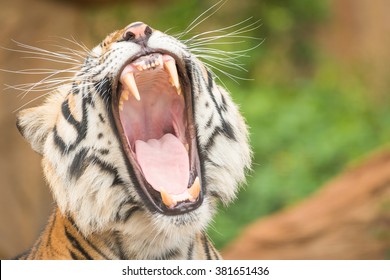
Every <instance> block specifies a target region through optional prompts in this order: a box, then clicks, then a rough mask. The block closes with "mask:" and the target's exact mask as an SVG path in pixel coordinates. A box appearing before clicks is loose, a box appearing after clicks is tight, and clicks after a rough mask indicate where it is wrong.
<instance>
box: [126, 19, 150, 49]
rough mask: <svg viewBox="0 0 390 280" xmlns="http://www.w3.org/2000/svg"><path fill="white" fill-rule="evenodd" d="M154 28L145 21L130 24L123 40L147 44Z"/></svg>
mask: <svg viewBox="0 0 390 280" xmlns="http://www.w3.org/2000/svg"><path fill="white" fill-rule="evenodd" d="M152 33H153V30H152V28H150V27H149V26H148V25H146V24H145V23H143V22H133V23H131V24H129V25H128V26H127V27H126V28H125V31H124V33H123V40H125V41H129V42H134V43H137V44H140V45H145V44H146V42H147V41H148V39H149V37H150V35H152Z"/></svg>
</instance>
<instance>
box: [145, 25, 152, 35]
mask: <svg viewBox="0 0 390 280" xmlns="http://www.w3.org/2000/svg"><path fill="white" fill-rule="evenodd" d="M152 32H153V30H152V28H150V27H149V26H146V27H145V35H146V36H150V35H152Z"/></svg>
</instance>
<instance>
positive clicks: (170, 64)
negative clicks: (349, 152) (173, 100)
mask: <svg viewBox="0 0 390 280" xmlns="http://www.w3.org/2000/svg"><path fill="white" fill-rule="evenodd" d="M164 67H165V69H167V71H168V73H169V76H170V77H171V79H172V84H173V86H174V87H175V88H176V89H177V93H178V94H179V95H180V93H181V88H180V82H179V76H178V75H177V69H176V64H175V61H174V60H168V61H165V62H164ZM179 89H180V90H179Z"/></svg>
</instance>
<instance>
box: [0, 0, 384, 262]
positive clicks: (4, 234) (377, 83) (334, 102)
mask: <svg viewBox="0 0 390 280" xmlns="http://www.w3.org/2000/svg"><path fill="white" fill-rule="evenodd" d="M0 3H1V9H0V26H1V32H0V45H1V46H2V47H3V49H0V68H1V69H6V70H23V69H30V68H56V69H62V68H63V67H66V66H63V65H58V64H56V63H53V62H49V61H41V60H35V59H29V58H23V57H26V56H28V55H26V54H21V53H17V52H12V51H9V50H6V48H11V49H15V48H18V47H17V45H16V44H15V43H14V42H13V41H12V40H15V41H18V42H21V43H24V44H29V45H34V46H38V47H42V48H46V49H52V50H53V49H54V50H55V47H54V46H53V41H56V42H57V44H61V45H64V46H69V47H71V48H78V47H77V46H76V45H75V44H72V43H70V42H68V41H66V40H64V39H61V38H66V39H72V38H74V39H75V40H77V41H78V42H82V43H83V44H85V45H86V46H87V47H89V48H92V47H93V46H94V45H96V44H97V43H99V42H100V41H101V40H102V39H103V38H104V37H105V35H107V34H108V33H110V32H112V31H113V30H116V29H119V28H122V27H124V26H126V25H127V24H128V23H131V22H133V21H144V22H146V23H147V24H149V25H151V26H152V27H154V28H156V29H159V30H162V31H166V30H168V31H167V32H168V33H169V34H176V33H179V32H181V31H183V30H185V28H186V27H187V26H188V25H189V24H190V23H191V22H192V20H193V19H195V18H196V17H197V16H198V15H200V14H201V13H202V12H204V11H205V10H207V9H208V8H209V7H211V6H212V5H213V4H215V3H217V1H212V0H198V1H196V0H187V1H179V0H166V1H162V0H154V1H153V0H143V1H108V0H107V1H105V0H95V1H94V0H83V1H81V0H80V1H77V0H72V1H70V0H69V1H66V0H62V1H60V0H12V1H6V0H0ZM389 12H390V2H389V1H386V0H354V1H352V0H324V1H310V0H284V1H281V0H246V1H233V0H229V1H226V3H225V4H224V5H222V6H221V8H220V9H219V10H218V11H217V12H216V13H215V14H214V15H213V16H211V17H210V18H208V19H207V20H206V21H204V22H203V23H201V24H200V25H199V26H197V27H196V28H195V29H194V30H193V31H192V32H191V34H188V36H187V38H189V37H190V36H193V35H195V34H197V33H201V32H205V31H209V30H214V29H219V28H223V27H226V26H230V25H234V24H236V23H239V22H241V21H244V20H246V19H248V18H251V17H252V19H250V20H249V21H248V22H247V23H243V25H241V26H244V25H246V24H250V23H253V22H255V21H257V20H259V25H260V26H259V28H257V29H254V30H251V31H249V32H247V33H246V34H245V35H247V36H251V37H254V38H253V39H250V38H246V39H243V38H235V39H234V38H232V39H231V40H228V41H230V42H231V41H232V40H233V41H235V42H236V43H226V44H216V45H210V47H213V48H218V49H221V50H226V51H236V50H238V51H240V50H245V49H251V48H252V47H254V46H256V45H257V44H258V43H259V42H262V44H261V45H260V46H258V47H257V48H255V49H253V50H250V51H248V55H249V56H248V57H243V58H241V59H240V60H241V63H242V64H244V68H245V69H246V70H247V71H238V70H236V69H227V68H223V67H222V66H218V65H216V66H217V67H219V68H221V69H222V70H223V71H227V72H229V73H230V74H232V75H234V76H239V77H241V78H243V79H237V80H236V81H234V80H232V79H230V78H229V77H227V76H226V75H224V74H222V73H219V72H218V71H215V72H216V74H217V75H218V76H219V78H220V79H221V80H222V81H223V83H224V84H225V85H226V87H227V88H228V89H229V90H230V92H231V93H232V95H233V98H234V100H235V102H236V103H238V104H239V106H240V108H241V111H242V113H243V115H244V116H245V118H246V119H247V122H248V124H249V126H250V131H251V144H252V146H253V149H254V160H253V162H254V163H253V170H252V172H250V174H248V184H247V185H246V186H244V188H243V189H242V190H241V192H240V193H239V195H238V199H237V200H236V202H235V203H234V204H232V205H230V206H229V207H227V208H223V207H221V209H220V211H219V213H218V215H217V216H216V218H215V220H214V222H213V224H212V225H211V226H210V230H209V236H210V238H211V239H212V240H213V242H214V243H215V244H216V246H217V248H218V249H221V250H223V252H224V255H225V256H226V257H227V258H233V259H234V258H265V259H267V258H268V259H269V258H272V259H294V258H295V259H296V258H298V259H315V258H317V259H323V258H327V259H343V258H350V259H389V258H390V191H389V186H390V153H389V152H388V149H387V148H386V146H387V143H388V141H389V139H390V112H389V110H388V107H389V105H388V104H389V98H390V94H389V93H390V91H389V90H390V67H389V65H390V36H389V34H390V17H388V13H389ZM255 38H257V39H255ZM184 39H185V38H184ZM225 42H226V41H225ZM41 78H42V77H36V76H31V75H21V74H12V73H9V72H4V71H0V84H1V85H2V89H1V90H0V131H1V137H0V258H11V257H12V256H14V255H16V254H18V253H20V252H22V251H23V250H25V249H27V248H28V247H29V246H31V245H32V243H33V241H34V240H35V239H36V238H37V236H38V234H39V232H40V230H41V229H42V227H43V226H44V224H45V223H46V221H47V218H48V215H49V213H50V211H51V209H52V207H53V203H52V201H51V195H50V191H49V189H48V187H47V186H46V185H45V183H44V180H43V175H42V172H41V168H40V157H39V156H38V155H36V154H35V153H34V152H33V151H32V150H31V149H30V147H29V145H27V144H26V142H25V141H24V140H23V139H22V137H21V136H20V135H19V134H18V132H17V129H16V127H15V114H16V113H15V112H16V110H17V109H18V108H19V107H20V106H22V105H24V104H27V103H28V102H30V101H31V100H33V101H31V103H28V105H27V107H31V106H34V105H36V104H39V103H41V102H42V101H43V99H42V98H40V99H39V98H38V100H35V101H34V99H36V98H37V97H39V95H42V93H39V94H34V93H29V94H28V95H27V96H25V97H23V98H22V96H21V95H20V94H19V92H18V91H15V90H10V89H8V90H6V86H3V85H5V84H7V85H18V84H23V83H28V82H34V81H35V82H36V81H38V80H40V79H41ZM373 151H376V152H375V153H374V156H371V155H369V154H372V152H373ZM341 229H343V232H342V233H341V232H340V230H341ZM292 235H294V236H293V237H292ZM262 236H263V237H264V236H266V237H267V238H263V239H262V238H261V237H262ZM245 242H246V243H245ZM248 242H249V243H248ZM346 244H347V245H346ZM249 252H250V253H249Z"/></svg>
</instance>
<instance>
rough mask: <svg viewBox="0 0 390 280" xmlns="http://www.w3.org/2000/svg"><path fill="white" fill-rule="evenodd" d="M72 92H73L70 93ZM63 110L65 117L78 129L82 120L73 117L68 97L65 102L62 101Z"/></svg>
mask: <svg viewBox="0 0 390 280" xmlns="http://www.w3.org/2000/svg"><path fill="white" fill-rule="evenodd" d="M70 94H72V93H70ZM61 111H62V115H63V116H64V118H65V119H66V120H67V121H68V122H69V123H70V124H71V125H73V126H74V127H75V128H76V129H77V131H78V129H79V125H80V122H78V121H76V119H75V118H74V117H73V115H72V113H71V112H70V108H69V99H66V100H65V101H64V102H62V105H61Z"/></svg>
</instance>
